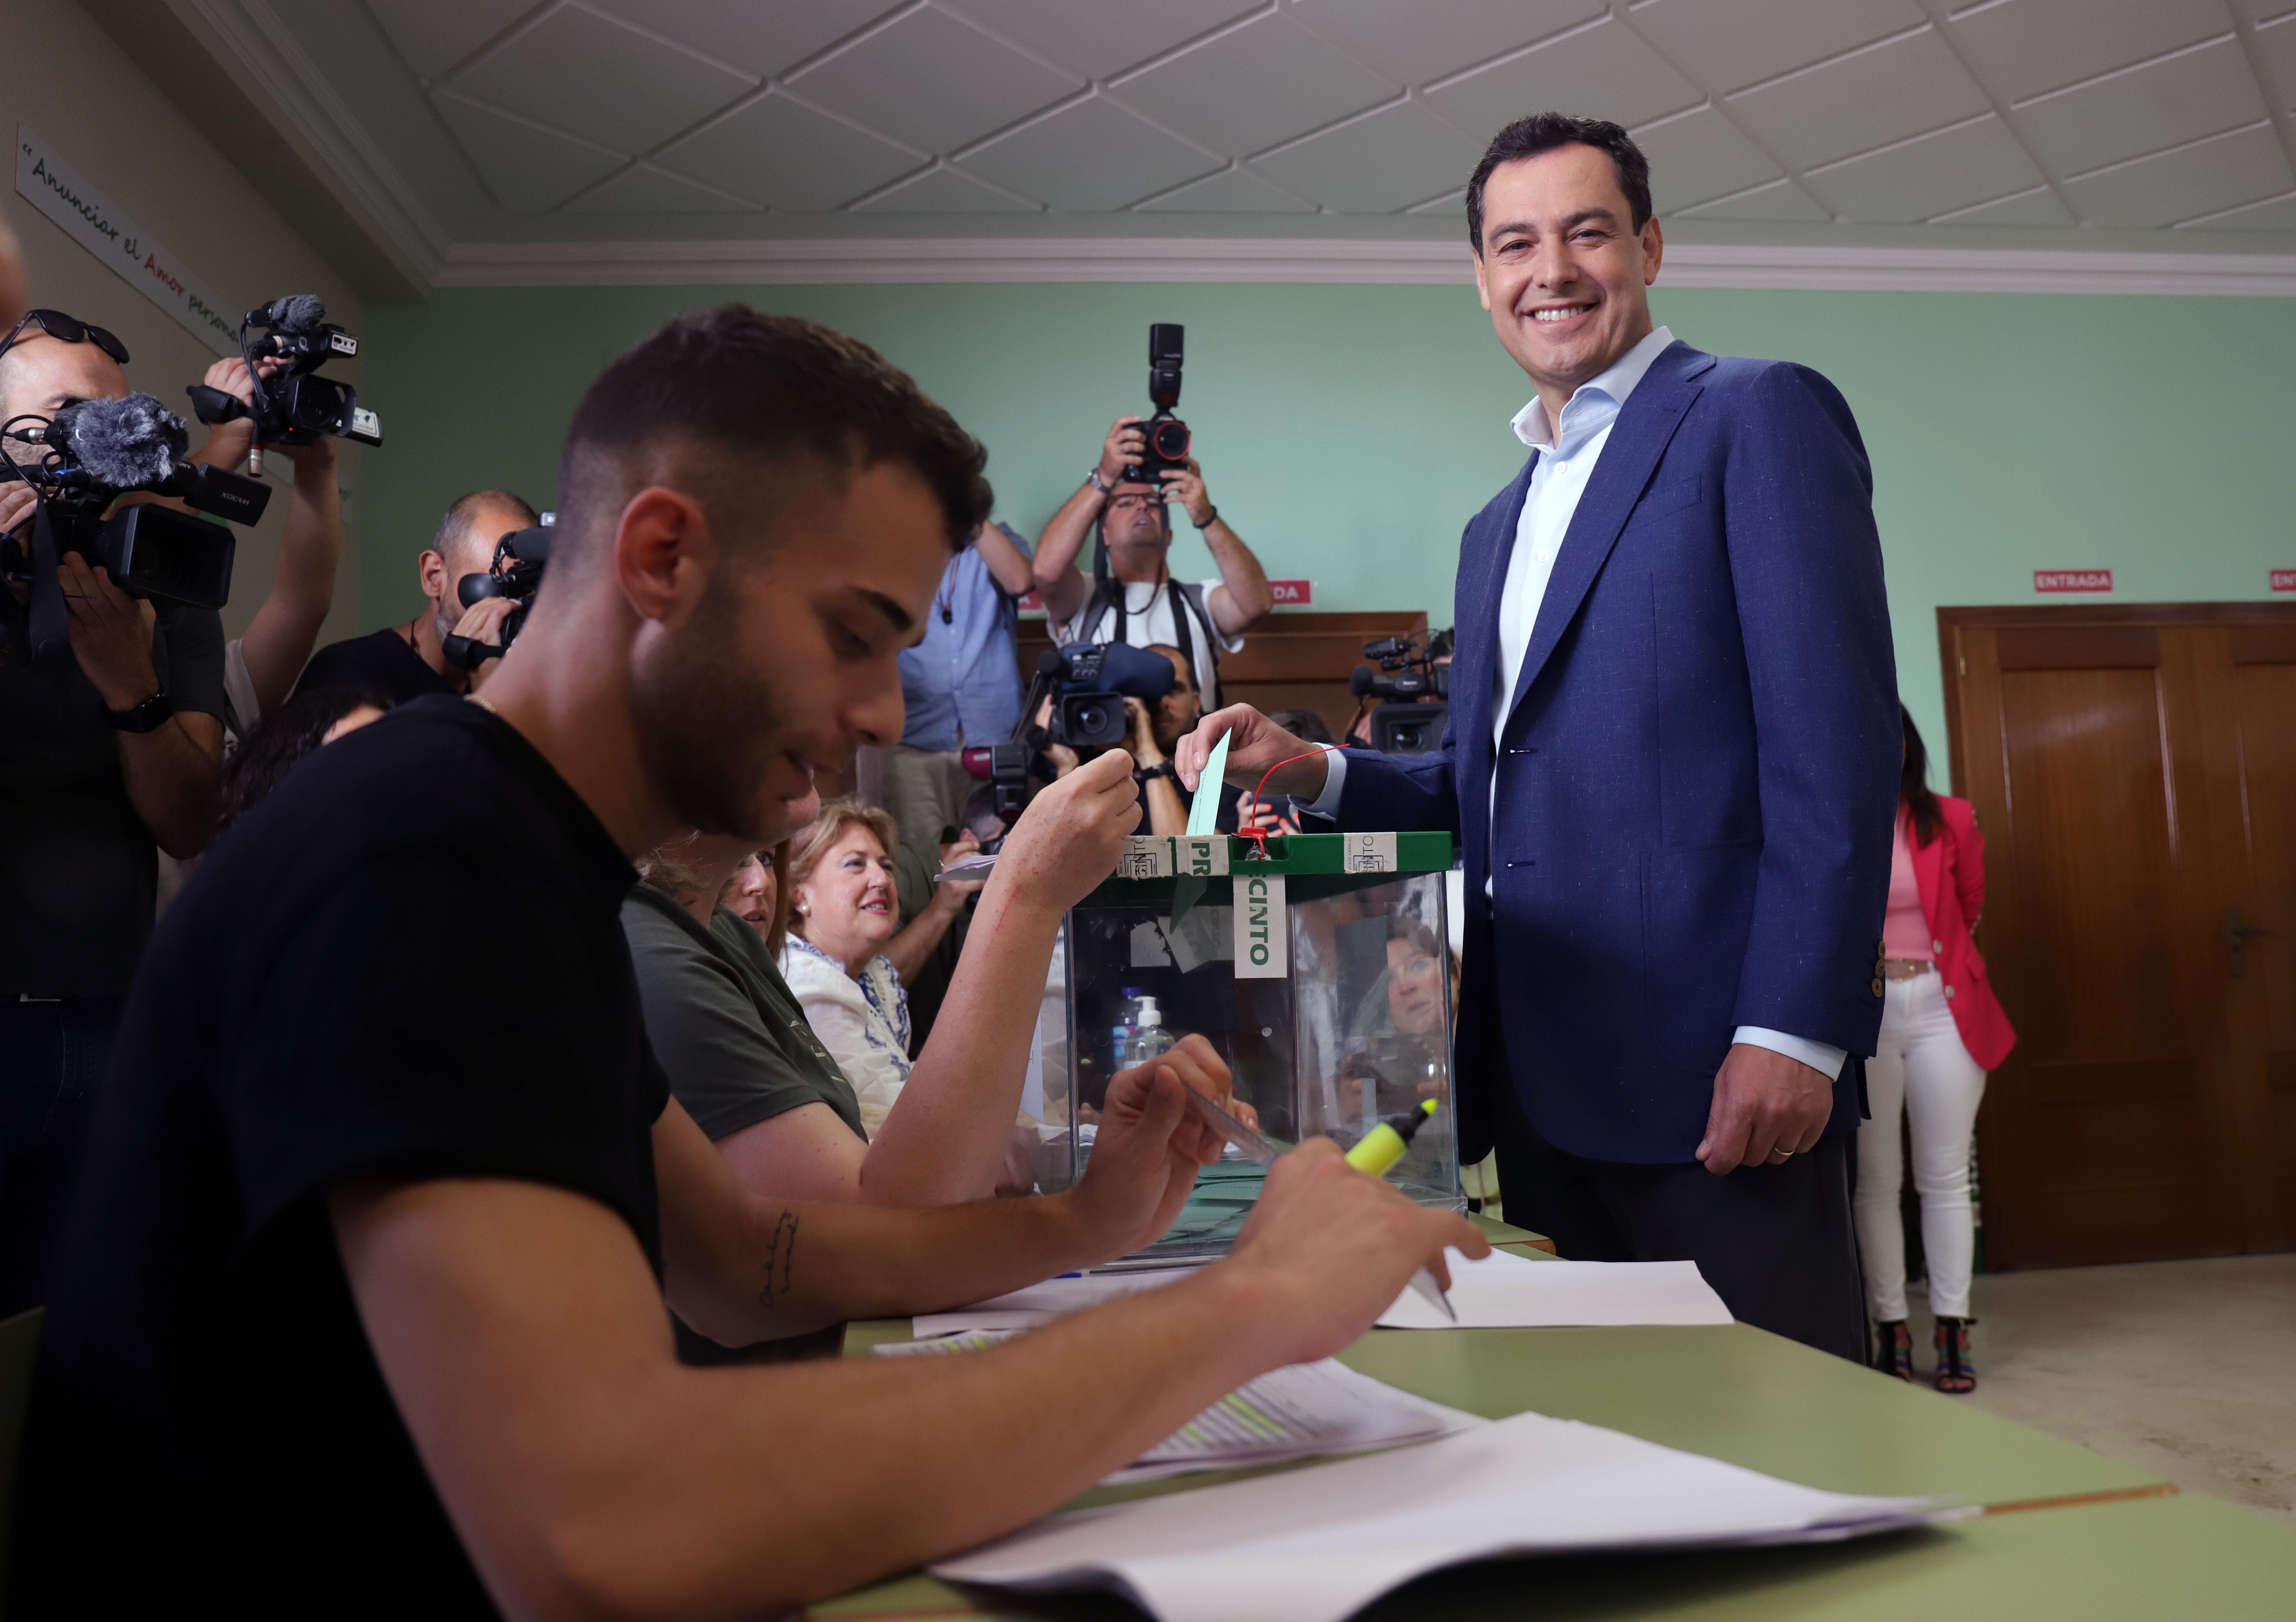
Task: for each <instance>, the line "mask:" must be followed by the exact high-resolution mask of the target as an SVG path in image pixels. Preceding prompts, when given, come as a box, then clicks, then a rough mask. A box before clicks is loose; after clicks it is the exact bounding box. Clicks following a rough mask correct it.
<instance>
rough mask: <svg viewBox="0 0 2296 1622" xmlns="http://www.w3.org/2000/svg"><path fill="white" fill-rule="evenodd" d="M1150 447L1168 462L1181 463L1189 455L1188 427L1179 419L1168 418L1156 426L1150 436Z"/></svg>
mask: <svg viewBox="0 0 2296 1622" xmlns="http://www.w3.org/2000/svg"><path fill="white" fill-rule="evenodd" d="M1148 443H1149V445H1150V446H1151V447H1152V449H1154V450H1155V452H1156V454H1157V455H1158V456H1160V457H1163V458H1164V460H1166V461H1167V462H1181V461H1185V460H1186V459H1187V455H1188V425H1187V424H1185V423H1184V422H1181V421H1180V420H1179V419H1178V418H1177V417H1173V418H1168V419H1166V420H1165V421H1163V422H1160V423H1159V424H1156V429H1155V432H1153V433H1152V434H1151V435H1150V436H1149V439H1148Z"/></svg>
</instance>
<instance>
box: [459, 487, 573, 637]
mask: <svg viewBox="0 0 2296 1622" xmlns="http://www.w3.org/2000/svg"><path fill="white" fill-rule="evenodd" d="M557 522H558V515H557V514H555V513H545V514H544V515H542V525H541V527H540V528H539V529H532V530H512V531H511V532H510V533H509V534H507V535H505V536H504V537H503V538H502V539H500V540H498V541H496V542H495V556H494V562H493V563H492V564H489V565H488V569H487V572H485V573H484V574H466V575H464V576H463V578H462V579H461V580H456V581H455V597H457V598H458V599H459V600H460V601H461V603H462V605H463V607H465V608H476V607H477V606H478V605H480V603H483V602H485V601H486V600H487V599H488V597H511V598H512V599H514V600H515V601H516V602H517V604H518V606H517V607H515V608H513V609H512V610H511V611H510V613H509V614H508V615H507V616H506V617H505V618H504V621H503V622H502V640H501V641H500V642H499V643H494V642H477V641H473V640H472V639H471V638H469V637H458V636H456V635H455V633H454V632H452V631H448V632H447V634H446V636H444V637H443V638H440V639H439V651H440V652H441V653H443V654H445V655H447V663H449V664H459V665H461V666H462V667H463V669H464V670H466V671H474V670H477V669H478V668H479V666H480V665H482V664H484V663H486V662H487V661H488V660H489V659H499V658H501V657H502V656H503V655H504V654H506V653H508V652H510V644H511V638H513V637H515V636H517V635H518V633H519V631H520V630H521V628H522V627H523V626H524V625H525V624H526V616H527V614H528V613H529V612H530V611H531V610H532V609H533V607H534V594H535V593H536V592H537V591H539V590H541V589H542V571H543V568H544V566H545V564H548V563H549V562H550V535H551V526H552V525H553V524H555V523H557Z"/></svg>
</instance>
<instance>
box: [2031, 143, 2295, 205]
mask: <svg viewBox="0 0 2296 1622" xmlns="http://www.w3.org/2000/svg"><path fill="white" fill-rule="evenodd" d="M2289 185H2290V177H2289V173H2288V163H2287V160H2286V159H2284V157H2283V156H2282V155H2281V152H2280V142H2279V139H2278V137H2276V136H2274V134H2273V133H2272V130H2271V128H2270V127H2269V126H2259V128H2255V129H2248V130H2242V131H2240V132H2239V133H2237V134H2235V135H2228V136H2218V137H2217V138H2216V139H2214V140H2209V141H2199V142H2195V143H2194V144H2192V145H2190V146H2187V147H2184V148H2181V149H2179V150H2178V151H2176V152H2164V153H2162V154H2161V156H2159V157H2157V158H2144V159H2141V160H2139V161H2136V162H2135V163H2126V164H2123V165H2121V166H2120V168H2118V169H2107V170H2105V171H2104V172H2103V174H2099V175H2092V176H2090V177H2087V178H2086V179H2081V180H2073V181H2069V182H2067V183H2066V185H2065V190H2066V191H2067V192H2068V193H2071V197H2072V200H2073V207H2074V208H2075V209H2077V210H2079V211H2080V216H2081V218H2083V219H2086V220H2089V221H2091V222H2093V223H2094V224H2096V225H2100V226H2167V225H2174V224H2175V223H2176V222H2177V221H2178V220H2180V219H2192V218H2195V217H2196V216H2199V215H2202V214H2210V213H2213V212H2215V211H2216V210H2219V209H2229V208H2232V207H2235V205H2237V204H2240V203H2243V202H2256V201H2257V200H2259V199H2260V198H2265V197H2276V196H2277V195H2279V194H2280V193H2283V192H2284V191H2286V190H2288V188H2289Z"/></svg>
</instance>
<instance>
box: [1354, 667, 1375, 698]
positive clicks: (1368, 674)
mask: <svg viewBox="0 0 2296 1622" xmlns="http://www.w3.org/2000/svg"><path fill="white" fill-rule="evenodd" d="M1376 679H1377V678H1376V677H1374V675H1373V674H1372V669H1371V666H1369V665H1368V664H1358V665H1357V666H1356V668H1355V671H1354V673H1353V674H1351V675H1350V676H1349V678H1348V691H1349V692H1350V693H1353V694H1354V695H1355V696H1357V698H1361V697H1364V696H1365V695H1367V694H1368V693H1370V691H1371V684H1372V683H1373V682H1374V680H1376Z"/></svg>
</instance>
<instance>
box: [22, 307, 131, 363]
mask: <svg viewBox="0 0 2296 1622" xmlns="http://www.w3.org/2000/svg"><path fill="white" fill-rule="evenodd" d="M28 326H37V327H38V328H39V329H40V330H41V331H42V332H44V333H46V334H47V335H48V336H49V337H51V338H53V339H55V340H56V341H57V342H60V343H92V344H94V345H95V347H96V348H98V349H100V350H102V351H103V352H104V353H105V354H107V355H109V356H111V358H113V359H114V360H116V361H118V362H119V364H120V365H121V366H126V365H127V345H126V344H124V343H122V342H119V339H118V338H116V337H114V336H113V335H112V334H111V332H110V331H109V330H107V329H106V328H103V327H101V326H95V325H90V324H89V323H87V322H86V321H83V320H81V319H80V318H79V317H78V316H68V315H66V314H64V312H63V311H61V310H60V309H28V310H26V311H25V312H24V318H23V319H22V320H21V321H19V322H17V323H16V325H14V326H13V327H12V328H11V329H10V330H9V333H8V337H7V341H6V342H0V354H4V353H6V352H7V351H8V350H12V349H14V348H15V347H16V340H17V339H19V338H21V337H22V336H23V334H24V329H25V328H26V327H28Z"/></svg>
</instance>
